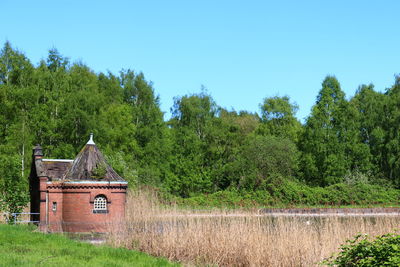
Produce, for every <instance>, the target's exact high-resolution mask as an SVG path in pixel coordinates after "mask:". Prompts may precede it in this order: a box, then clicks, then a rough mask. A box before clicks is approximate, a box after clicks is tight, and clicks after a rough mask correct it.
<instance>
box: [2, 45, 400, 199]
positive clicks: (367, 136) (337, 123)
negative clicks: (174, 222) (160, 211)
mask: <svg viewBox="0 0 400 267" xmlns="http://www.w3.org/2000/svg"><path fill="white" fill-rule="evenodd" d="M260 102H261V104H260V111H259V113H252V112H248V111H239V112H238V111H235V110H227V109H225V108H222V107H220V106H219V105H218V104H217V103H216V102H215V101H214V100H213V98H212V96H211V95H210V94H208V93H207V92H206V91H205V90H201V92H200V93H195V94H189V95H184V96H179V97H176V98H174V105H173V107H171V114H172V116H171V119H169V120H167V121H165V120H164V114H163V112H162V111H161V109H160V99H159V97H158V96H157V94H156V92H155V90H154V88H153V86H152V83H151V82H149V81H148V80H147V79H146V78H145V76H144V74H143V73H140V72H139V73H138V72H135V71H133V70H130V69H128V70H121V71H120V72H119V73H118V74H115V73H111V72H107V73H102V72H100V73H96V72H94V71H93V70H92V69H90V68H89V67H88V66H86V65H85V64H83V63H81V62H75V63H71V62H70V61H69V59H68V58H67V57H64V56H63V55H61V54H60V53H59V52H58V51H57V50H56V49H51V50H49V52H48V55H47V58H46V59H44V60H41V61H40V62H39V63H38V64H36V65H34V64H32V63H31V62H30V60H29V59H28V58H27V57H26V56H25V55H24V53H23V52H21V51H18V50H17V49H14V48H13V47H12V45H11V44H10V43H9V42H6V43H5V44H4V46H3V48H2V49H1V52H0V162H1V164H0V171H1V172H0V189H1V190H0V191H1V193H0V194H1V195H0V199H3V202H2V203H3V206H4V205H5V204H4V203H6V201H4V199H7V196H8V197H10V194H12V193H10V191H13V192H17V191H18V190H20V191H21V190H22V191H24V190H25V191H26V190H27V189H26V188H27V187H26V185H27V182H26V181H27V177H28V175H29V170H30V164H31V149H32V147H33V145H35V144H41V145H42V146H43V148H44V151H45V156H46V157H50V158H74V157H75V155H76V154H77V153H78V152H79V150H80V149H81V147H82V146H83V144H84V143H85V141H86V139H87V138H88V136H89V133H90V132H93V133H94V135H95V138H96V143H97V144H98V146H99V147H100V149H102V150H103V152H104V154H105V155H107V160H108V162H109V163H110V164H111V165H112V166H113V168H114V169H115V170H116V171H117V172H118V173H119V174H120V175H121V176H123V177H125V178H126V179H127V180H128V181H129V182H130V184H131V185H132V186H134V185H140V184H147V185H152V186H155V187H158V188H161V189H162V190H164V191H166V192H168V193H170V194H172V195H175V196H179V197H183V198H187V197H190V196H194V195H197V194H211V193H215V192H220V191H236V192H255V191H261V192H265V194H270V195H271V194H274V190H276V188H277V186H278V185H279V184H282V183H284V182H285V181H291V182H295V183H297V184H300V185H304V186H308V187H319V188H326V187H329V186H332V185H338V184H347V185H351V184H373V185H379V186H383V187H388V188H399V187H400V164H399V160H400V130H399V128H400V77H399V76H396V77H395V81H394V84H393V86H391V87H390V88H387V89H386V90H385V91H384V92H383V93H382V92H378V91H376V90H375V89H374V86H373V85H372V84H368V85H361V86H360V87H359V88H358V89H357V91H356V93H355V95H354V96H352V97H350V98H348V99H347V98H346V97H345V94H344V92H343V90H342V89H341V86H340V83H339V81H338V80H337V79H336V78H335V77H334V76H327V77H325V79H324V80H323V82H322V85H321V88H320V91H319V93H318V95H317V97H316V102H315V104H314V106H313V107H312V111H311V113H310V115H309V116H308V118H307V119H306V121H305V122H304V123H303V124H302V123H300V122H299V121H298V120H297V118H296V116H295V115H296V111H297V109H298V106H297V105H296V104H295V103H293V102H292V101H291V100H290V98H289V97H288V96H283V97H279V96H275V97H267V98H265V99H262V100H260ZM7 188H8V189H7ZM9 188H14V189H12V190H10V189H9ZM7 190H8V191H7ZM18 192H19V191H18ZM21 201H24V199H22V200H21ZM0 202H1V200H0Z"/></svg>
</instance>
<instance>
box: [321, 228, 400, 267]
mask: <svg viewBox="0 0 400 267" xmlns="http://www.w3.org/2000/svg"><path fill="white" fill-rule="evenodd" d="M322 264H323V265H328V266H346V267H349V266H368V267H373V266H400V235H398V234H385V235H382V236H378V237H376V239H374V240H372V241H371V240H369V238H368V236H367V235H362V234H359V235H356V236H355V237H354V239H351V240H347V241H346V243H345V244H343V245H342V246H341V248H340V252H339V253H338V254H337V255H333V256H331V257H330V258H328V259H326V260H324V261H323V262H322Z"/></svg>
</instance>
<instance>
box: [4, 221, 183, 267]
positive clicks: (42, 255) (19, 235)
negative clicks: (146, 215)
mask: <svg viewBox="0 0 400 267" xmlns="http://www.w3.org/2000/svg"><path fill="white" fill-rule="evenodd" d="M35 229H36V228H35V227H33V226H12V225H0V266H7V267H9V266H57V267H61V266H68V267H72V266H74V267H75V266H107V267H109V266H179V265H178V264H173V263H170V262H168V261H167V260H166V259H161V258H154V257H151V256H149V255H146V254H144V253H141V252H137V251H132V250H128V249H123V248H112V247H108V246H94V245H91V244H87V243H82V242H78V241H73V240H70V239H68V238H67V237H65V236H62V235H58V234H43V233H40V232H36V231H35Z"/></svg>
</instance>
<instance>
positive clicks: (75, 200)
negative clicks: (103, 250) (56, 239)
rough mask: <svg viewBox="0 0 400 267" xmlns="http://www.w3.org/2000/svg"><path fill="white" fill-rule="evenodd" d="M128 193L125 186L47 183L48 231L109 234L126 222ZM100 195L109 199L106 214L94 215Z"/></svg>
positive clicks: (94, 183)
mask: <svg viewBox="0 0 400 267" xmlns="http://www.w3.org/2000/svg"><path fill="white" fill-rule="evenodd" d="M126 189H127V186H126V184H98V183H96V182H93V183H85V184H81V183H76V184H74V183H65V184H64V183H61V182H59V183H57V182H52V183H47V192H48V201H47V205H48V208H47V210H48V219H47V220H48V221H47V230H48V231H57V232H58V231H66V232H107V231H108V230H109V227H116V226H117V225H118V224H119V223H120V222H121V221H122V220H123V219H124V216H125V202H126ZM98 195H103V196H105V197H106V198H107V213H93V207H94V198H95V197H96V196H98ZM54 205H56V207H55V209H56V210H53V207H54Z"/></svg>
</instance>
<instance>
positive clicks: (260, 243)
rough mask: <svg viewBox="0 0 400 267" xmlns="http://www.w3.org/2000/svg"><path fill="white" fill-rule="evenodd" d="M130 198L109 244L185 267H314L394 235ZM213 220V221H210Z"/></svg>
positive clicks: (367, 222)
mask: <svg viewBox="0 0 400 267" xmlns="http://www.w3.org/2000/svg"><path fill="white" fill-rule="evenodd" d="M154 199H155V198H154V197H151V196H149V194H148V193H143V192H131V193H130V195H129V197H128V205H127V206H128V209H127V217H126V223H125V224H123V225H121V226H119V227H114V229H113V231H112V234H111V235H110V238H109V242H110V243H111V244H113V245H114V246H124V247H127V248H130V249H137V250H140V251H143V252H146V253H149V254H151V255H154V256H162V257H166V258H168V259H170V260H172V261H179V262H182V263H184V264H186V265H208V264H210V265H217V266H313V265H317V263H318V262H320V261H321V260H322V259H324V258H326V257H328V256H330V255H331V254H332V253H333V252H335V251H337V250H338V247H339V246H340V244H342V243H343V242H344V241H345V240H346V239H348V238H351V237H352V236H354V235H355V234H358V233H365V234H369V235H372V236H376V235H380V234H384V233H388V232H392V231H394V230H395V229H396V228H398V227H399V224H400V223H399V217H393V216H391V217H337V216H330V217H317V218H312V217H272V216H254V213H248V214H247V215H248V216H244V215H246V213H243V212H241V211H237V212H235V213H233V214H232V213H231V212H230V213H229V214H230V216H226V215H227V211H221V212H220V213H219V215H216V212H215V211H214V212H210V213H208V214H207V213H202V214H201V215H202V216H199V213H196V214H195V215H196V216H193V213H190V212H188V211H183V212H181V211H179V210H177V209H174V208H166V207H161V206H160V205H158V204H157V202H156V201H155V200H154ZM211 215H212V216H211Z"/></svg>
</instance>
